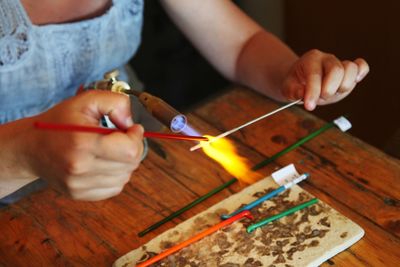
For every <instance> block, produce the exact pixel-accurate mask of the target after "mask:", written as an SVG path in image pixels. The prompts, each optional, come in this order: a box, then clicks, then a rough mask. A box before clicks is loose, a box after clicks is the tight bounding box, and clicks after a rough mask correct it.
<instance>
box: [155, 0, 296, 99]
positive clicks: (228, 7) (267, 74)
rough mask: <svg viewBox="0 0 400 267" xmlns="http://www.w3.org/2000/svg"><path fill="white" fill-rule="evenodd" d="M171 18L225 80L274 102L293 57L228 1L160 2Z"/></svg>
mask: <svg viewBox="0 0 400 267" xmlns="http://www.w3.org/2000/svg"><path fill="white" fill-rule="evenodd" d="M162 3H163V5H164V7H165V9H166V10H167V12H168V13H169V15H170V17H171V18H172V19H173V20H174V22H175V23H176V24H177V25H178V27H179V28H180V29H181V30H182V31H183V32H184V33H185V35H186V36H187V37H188V38H189V39H190V40H191V41H192V43H193V44H194V46H196V47H197V49H198V50H199V51H200V52H201V53H202V55H203V56H204V57H205V58H207V60H208V61H209V62H211V63H212V64H213V65H214V67H215V68H216V69H217V70H219V71H220V72H221V73H222V74H223V75H224V76H225V77H227V78H229V79H231V80H232V81H235V82H240V83H242V84H244V85H246V86H249V87H251V88H253V89H256V90H258V91H260V92H262V93H264V94H267V95H269V96H271V97H273V98H275V99H277V100H281V101H283V100H286V98H284V97H283V96H282V95H281V92H280V89H281V87H282V82H283V79H284V77H285V76H286V75H287V74H288V72H289V69H290V67H291V66H292V65H293V63H294V62H295V61H296V60H297V59H298V57H297V56H296V54H295V53H294V52H293V51H292V50H291V49H290V48H288V46H286V45H285V44H284V43H283V42H282V41H280V40H279V39H278V38H276V37H275V36H274V35H272V34H270V33H268V32H266V31H265V30H264V29H262V27H260V26H259V25H258V24H257V23H256V22H254V21H253V20H252V19H251V18H249V17H248V16H247V15H246V14H245V13H243V12H242V11H241V10H240V9H239V8H238V7H237V6H236V5H235V4H234V3H232V1H229V0H219V1H215V0H202V1H198V0H185V1H173V0H163V1H162Z"/></svg>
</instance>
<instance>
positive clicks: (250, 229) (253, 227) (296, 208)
mask: <svg viewBox="0 0 400 267" xmlns="http://www.w3.org/2000/svg"><path fill="white" fill-rule="evenodd" d="M317 202H318V198H313V199H311V200H310V201H307V202H304V203H302V204H300V205H297V206H294V207H293V208H290V209H288V210H285V211H283V212H281V213H279V214H276V215H274V216H271V217H268V218H266V219H263V220H261V221H259V222H256V223H254V224H252V225H250V226H249V227H247V232H248V233H251V232H253V231H254V230H256V229H257V228H260V227H261V226H264V225H266V224H268V223H270V222H273V221H276V220H278V219H280V218H282V217H285V216H288V215H290V214H292V213H295V212H296V211H299V210H302V209H305V208H307V207H308V206H311V205H314V204H315V203H317Z"/></svg>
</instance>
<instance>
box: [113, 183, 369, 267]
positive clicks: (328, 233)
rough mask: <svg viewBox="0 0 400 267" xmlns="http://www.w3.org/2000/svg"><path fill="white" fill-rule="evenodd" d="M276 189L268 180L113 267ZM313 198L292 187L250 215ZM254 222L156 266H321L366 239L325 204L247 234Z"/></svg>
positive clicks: (245, 222)
mask: <svg viewBox="0 0 400 267" xmlns="http://www.w3.org/2000/svg"><path fill="white" fill-rule="evenodd" d="M310 179H313V178H310ZM314 179H317V178H314ZM277 187H278V186H277V184H276V183H275V182H274V180H273V179H272V178H270V177H267V178H264V179H262V180H260V181H258V182H257V183H254V184H252V185H250V186H248V187H246V188H245V189H243V190H242V191H240V192H238V193H236V194H234V195H232V196H230V197H229V198H227V199H225V200H223V201H221V202H220V203H218V204H216V205H214V206H212V207H210V208H209V209H207V210H205V211H204V212H202V213H199V214H198V215H196V216H194V217H192V218H190V219H189V220H187V221H185V222H182V223H180V224H179V225H177V226H175V227H174V228H172V229H170V230H168V231H166V232H164V233H163V234H161V235H159V236H157V237H156V238H154V239H152V240H151V241H149V242H148V243H147V244H145V245H143V246H141V247H139V248H137V249H135V250H133V251H131V252H129V253H127V254H126V255H124V256H122V257H121V258H119V259H118V260H117V261H116V262H115V263H114V266H115V267H127V266H135V265H136V264H137V263H139V262H142V261H145V260H147V259H149V258H150V257H152V256H154V255H156V254H158V253H160V252H161V251H163V250H165V249H167V248H169V247H171V246H173V245H175V244H177V243H180V242H182V241H185V240H187V239H189V238H190V237H192V236H194V235H195V234H197V233H199V232H201V231H204V230H205V229H207V228H209V227H211V226H212V225H215V224H217V223H219V222H221V219H220V215H221V214H228V213H231V212H233V211H235V210H236V209H238V208H239V207H241V206H242V205H243V204H247V203H250V202H252V201H254V200H256V199H257V198H259V197H260V196H262V195H264V194H266V193H268V192H271V191H272V190H273V189H275V188H277ZM312 198H313V196H312V195H311V194H310V193H308V192H306V191H305V190H303V189H302V188H300V187H299V186H293V187H292V188H291V189H288V190H286V191H284V192H283V193H281V194H279V195H278V196H276V197H273V198H271V199H270V200H268V201H265V202H263V203H262V205H259V206H258V207H255V208H253V209H252V210H251V212H252V214H253V216H254V217H255V221H259V220H260V219H262V218H265V217H270V216H272V215H275V214H277V213H280V212H282V211H284V210H287V209H289V208H291V207H293V206H296V205H298V204H301V203H304V202H306V201H308V200H310V199H312ZM255 221H253V222H255ZM250 224H251V222H250V220H249V219H242V220H241V221H237V222H234V223H233V224H231V225H229V226H227V227H225V228H223V229H221V230H219V231H217V232H215V233H213V234H212V235H210V236H207V237H205V238H203V239H201V240H199V241H197V242H196V243H194V244H192V245H190V246H188V247H186V248H184V249H182V250H180V251H178V252H176V253H175V254H172V255H170V256H168V257H167V258H165V259H163V260H162V261H159V262H157V263H155V264H153V265H152V266H207V267H208V266H219V267H236V266H276V267H279V266H285V267H288V266H318V265H320V264H321V263H323V262H324V261H326V260H327V259H329V258H331V257H333V256H334V255H336V254H337V253H339V252H341V251H343V250H344V249H346V248H348V247H349V246H351V245H352V244H354V243H355V242H357V241H358V240H359V239H361V238H362V236H363V235H364V230H363V229H362V228H361V227H360V226H358V225H357V224H355V223H354V222H352V221H351V220H350V219H348V218H346V217H344V216H343V215H341V214H340V213H338V212H337V211H336V210H334V209H333V208H331V207H330V206H328V205H327V204H325V203H323V202H322V201H319V202H318V203H317V204H314V205H312V206H310V207H308V208H305V209H303V210H300V211H298V212H296V213H294V214H292V215H289V216H286V217H284V218H281V219H279V220H277V221H274V222H272V223H269V224H267V225H265V226H263V227H261V228H258V229H256V230H255V231H254V232H252V233H247V232H246V227H247V226H249V225H250Z"/></svg>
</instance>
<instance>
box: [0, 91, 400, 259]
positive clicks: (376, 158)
mask: <svg viewBox="0 0 400 267" xmlns="http://www.w3.org/2000/svg"><path fill="white" fill-rule="evenodd" d="M278 106H279V105H278V104H277V103H275V102H273V101H271V100H269V99H267V98H264V97H262V96H260V95H258V94H257V93H254V92H252V91H250V90H247V89H243V88H232V89H230V90H228V91H226V92H225V93H224V94H222V95H221V96H219V97H216V98H215V99H210V100H209V101H208V102H207V103H205V104H204V105H201V106H200V107H198V108H196V109H195V110H194V111H193V112H192V113H191V114H189V116H188V117H189V121H190V122H191V123H192V124H193V125H194V126H195V127H196V129H198V130H199V131H200V132H201V133H207V134H212V135H217V134H219V133H221V132H223V131H226V130H229V129H231V128H233V127H236V126H237V125H240V124H242V123H244V122H246V121H248V120H250V119H253V118H255V117H257V116H259V115H262V114H264V113H266V112H269V111H271V110H273V109H275V108H277V107H278ZM339 112H340V111H338V114H337V117H338V116H340V115H343V114H341V113H339ZM332 119H334V118H332ZM323 124H324V122H323V121H321V120H319V119H318V118H316V117H315V116H313V115H312V114H310V113H308V112H305V111H304V110H302V108H300V107H294V108H290V110H286V111H283V112H281V113H279V114H276V115H274V116H272V117H270V118H268V119H267V120H263V121H260V122H258V123H256V124H254V125H252V126H249V127H247V128H244V129H243V130H241V131H239V132H236V133H234V134H233V135H231V136H230V139H231V140H233V141H234V142H235V146H237V148H238V150H239V153H240V154H241V155H243V156H245V157H247V158H248V159H249V160H250V161H251V162H252V163H253V164H256V163H258V162H259V161H261V160H263V159H265V158H267V157H268V156H271V155H273V154H274V153H276V152H278V151H280V150H281V149H283V148H285V147H286V146H288V145H290V144H292V143H294V142H295V141H296V140H298V139H300V138H302V137H304V136H305V135H307V134H308V133H310V132H312V131H314V130H316V129H318V128H319V127H320V126H322V125H323ZM192 145H193V143H192V142H179V141H165V140H156V141H154V140H153V141H151V142H150V151H149V155H148V156H147V158H146V159H145V160H144V162H143V164H142V165H141V166H140V167H139V169H138V170H137V171H136V172H135V173H134V175H133V177H132V180H131V182H130V183H129V184H127V186H126V187H125V189H124V191H123V192H122V193H121V194H120V195H119V196H117V197H114V198H112V199H109V200H105V201H100V202H78V201H73V200H70V199H68V198H66V197H65V196H63V195H61V194H59V193H57V192H56V191H54V190H52V189H50V188H48V189H45V190H42V191H40V192H38V193H35V194H32V195H30V196H29V197H26V198H25V199H23V200H21V201H19V202H18V203H16V204H13V205H11V206H9V207H7V208H4V209H2V210H0V228H1V234H0V266H110V265H111V264H112V263H113V262H114V261H115V260H116V259H117V258H118V257H120V256H121V255H124V254H126V253H127V252H129V251H131V250H132V249H134V248H136V247H138V246H140V245H142V244H144V243H146V242H147V241H149V240H150V239H152V238H154V237H155V236H157V235H159V234H160V233H162V232H164V231H165V230H167V229H169V228H171V227H172V226H174V225H176V224H177V223H179V222H181V221H184V220H186V219H188V218H191V217H192V216H194V215H195V214H197V213H199V212H200V211H203V210H205V209H207V208H208V207H210V206H212V205H213V204H215V203H218V202H220V201H221V200H223V199H225V198H226V197H228V196H229V195H231V194H232V193H234V192H237V191H239V190H240V189H241V188H242V187H243V186H244V185H241V184H239V183H235V184H233V185H232V186H230V187H229V188H228V189H226V190H224V191H222V192H220V193H218V194H217V195H215V196H213V197H212V198H210V199H208V200H206V201H205V202H203V203H201V204H200V205H198V206H196V207H194V208H192V209H191V210H189V211H187V212H186V213H184V214H182V215H181V216H179V217H178V218H176V219H174V220H173V221H172V222H169V223H167V224H165V225H163V226H162V227H160V228H159V229H157V230H155V231H153V232H151V233H149V234H147V235H146V236H145V237H143V238H139V237H138V236H137V233H138V232H140V231H141V230H143V229H145V228H146V227H147V226H150V225H151V224H153V223H155V222H156V221H158V220H160V219H162V218H164V217H165V216H167V215H169V214H170V213H171V212H172V211H174V210H177V209H179V208H181V207H183V206H184V205H186V204H188V203H189V202H191V201H193V200H194V199H196V198H197V197H199V196H201V195H203V194H205V193H207V192H208V191H210V190H211V189H213V188H215V187H216V186H218V185H221V184H222V183H223V182H225V181H228V180H230V179H231V178H232V177H231V176H230V175H229V174H228V173H226V171H224V170H223V169H222V168H221V167H220V166H219V165H217V164H216V163H214V162H213V161H212V160H210V159H209V158H207V157H206V156H205V155H204V154H203V153H202V152H200V151H197V152H190V151H189V148H190V147H191V146H192ZM289 163H294V164H295V165H296V167H297V169H298V170H299V171H300V172H309V173H311V175H312V177H313V179H310V180H308V181H306V182H303V183H302V184H301V186H302V187H303V188H304V189H305V190H307V191H309V192H310V193H312V194H313V195H315V196H317V197H318V198H320V199H321V200H323V201H325V202H326V203H327V204H329V205H331V206H332V207H333V208H335V209H336V210H337V211H339V212H340V213H342V214H343V215H345V216H346V217H348V218H350V219H351V220H353V221H354V222H356V223H357V224H359V225H360V226H361V227H362V228H364V230H365V232H366V234H365V236H364V237H363V239H362V240H361V241H359V242H358V243H356V244H355V245H353V246H352V247H351V248H349V249H347V250H346V251H344V252H342V253H340V254H339V255H337V256H335V257H334V258H332V259H331V260H329V261H328V262H327V263H325V264H324V265H326V266H331V265H337V266H399V265H400V253H399V247H400V209H399V207H400V202H399V199H400V161H399V160H396V159H394V158H392V157H389V156H387V155H386V154H384V153H382V152H381V151H379V150H377V149H376V148H374V147H371V146H369V145H368V144H365V143H363V142H362V141H360V140H358V139H356V138H354V137H353V136H351V135H350V134H347V133H342V132H341V131H340V130H338V129H336V128H332V129H330V130H328V131H327V132H325V133H323V134H321V135H320V136H318V137H316V138H314V139H313V140H311V141H309V142H307V143H306V144H304V145H302V146H301V147H300V148H297V149H296V150H294V151H292V152H289V153H288V154H286V155H284V156H282V157H280V158H279V159H278V160H276V162H274V163H273V164H270V165H268V166H266V167H264V168H263V169H261V170H259V172H260V173H262V174H263V175H264V176H266V175H269V174H270V173H271V172H273V171H274V170H276V169H277V168H279V167H282V166H285V165H287V164H289Z"/></svg>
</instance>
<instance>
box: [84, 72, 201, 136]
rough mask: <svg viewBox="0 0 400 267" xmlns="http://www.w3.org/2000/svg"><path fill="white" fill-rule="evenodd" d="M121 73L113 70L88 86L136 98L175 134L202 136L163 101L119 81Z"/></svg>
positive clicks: (181, 115) (184, 117) (183, 116)
mask: <svg viewBox="0 0 400 267" xmlns="http://www.w3.org/2000/svg"><path fill="white" fill-rule="evenodd" d="M118 76H119V71H118V70H112V71H110V72H107V73H105V74H104V79H103V80H100V81H96V82H93V83H91V84H89V86H87V88H88V89H98V90H107V91H111V92H116V93H122V94H126V95H133V96H136V97H137V98H138V99H139V101H140V102H141V103H142V104H143V106H144V107H145V108H146V109H147V110H148V111H149V112H150V114H151V115H152V116H154V117H155V118H156V119H157V120H159V121H160V122H161V123H162V124H164V125H166V126H167V127H168V128H169V129H170V130H171V131H172V132H174V133H182V134H186V135H192V136H199V135H200V134H199V133H198V132H197V131H195V130H194V129H193V128H192V127H190V126H189V124H188V121H187V118H186V116H185V115H183V114H181V113H180V112H178V111H177V110H176V109H174V108H173V107H171V106H170V105H168V104H167V103H166V102H165V101H163V100H162V99H160V98H158V97H155V96H153V95H151V94H149V93H146V92H140V91H137V90H134V89H133V88H131V86H130V85H129V84H128V83H127V82H124V81H120V80H118Z"/></svg>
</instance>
